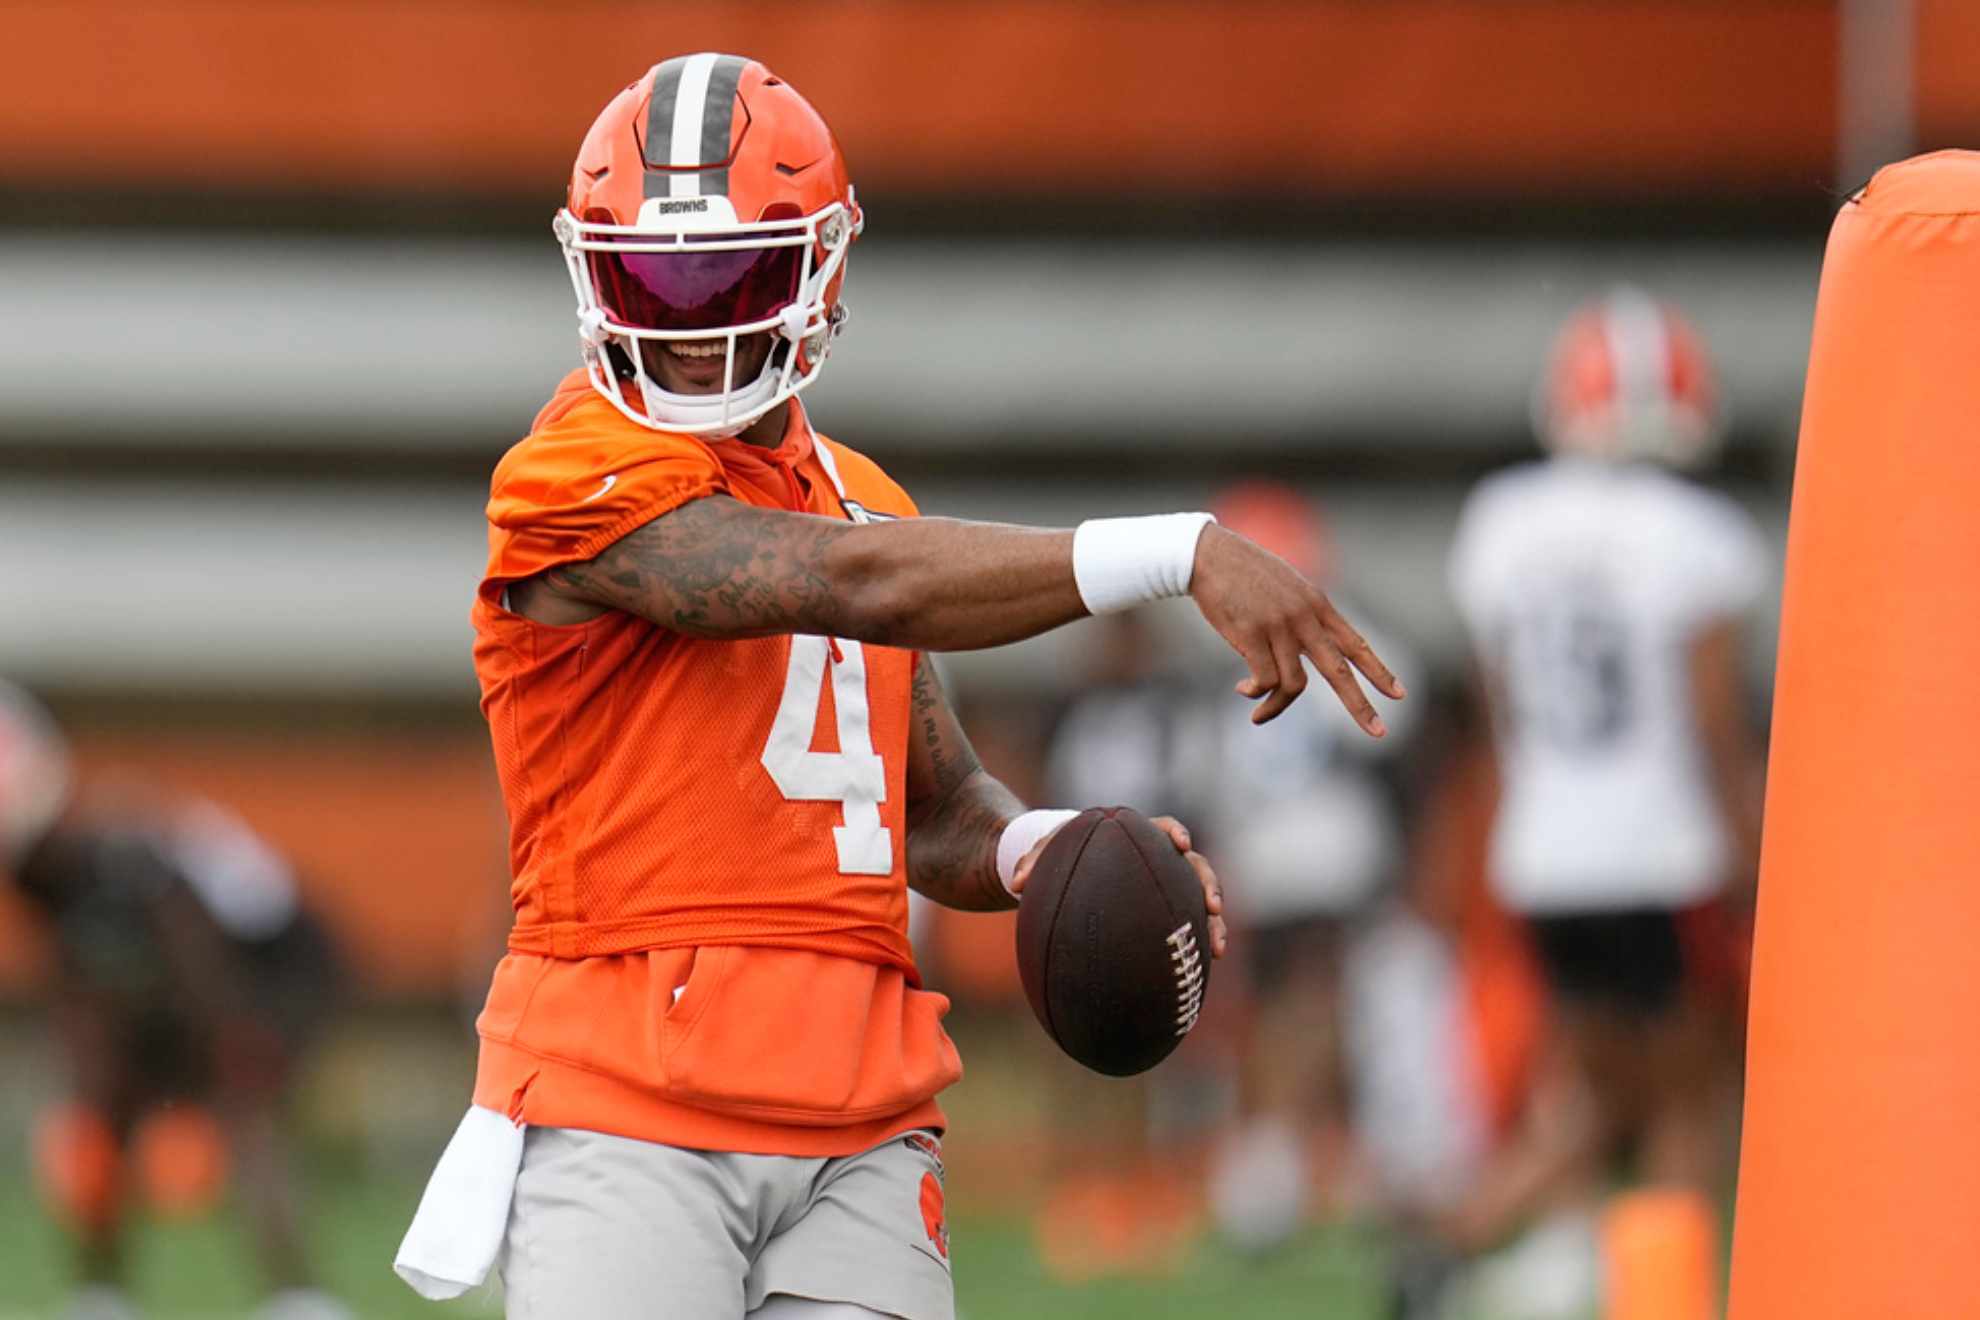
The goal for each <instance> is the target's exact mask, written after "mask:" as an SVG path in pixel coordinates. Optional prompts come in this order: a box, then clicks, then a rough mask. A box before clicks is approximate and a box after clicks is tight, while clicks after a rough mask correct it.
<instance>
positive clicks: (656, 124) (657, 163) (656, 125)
mask: <svg viewBox="0 0 1980 1320" xmlns="http://www.w3.org/2000/svg"><path fill="white" fill-rule="evenodd" d="M687 62H688V57H687V56H685V55H676V56H675V57H674V58H673V59H671V60H666V61H663V62H662V63H660V64H658V65H656V66H654V69H653V90H652V92H651V93H650V94H649V95H648V97H647V101H646V141H645V142H644V143H643V144H642V147H643V154H644V155H645V157H646V189H645V194H644V195H645V196H647V197H665V196H666V195H667V175H666V174H665V173H664V172H663V170H664V167H665V166H668V165H671V164H672V163H673V150H674V103H675V102H676V101H677V100H679V99H680V95H681V70H682V69H683V68H685V67H686V65H687Z"/></svg>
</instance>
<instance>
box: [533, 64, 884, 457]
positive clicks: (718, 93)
mask: <svg viewBox="0 0 1980 1320" xmlns="http://www.w3.org/2000/svg"><path fill="white" fill-rule="evenodd" d="M863 224H864V221H863V218H862V216H861V214H860V209H859V203H858V201H857V200H856V199H855V198H854V195H853V188H852V183H851V182H850V181H849V179H848V178H847V175H846V162H845V157H844V156H843V155H842V154H841V153H840V151H839V144H838V142H837V141H836V140H835V139H834V138H833V136H832V130H831V129H830V128H829V127H827V126H826V123H825V121H824V119H822V118H820V116H819V114H818V112H817V111H816V110H814V109H812V108H811V106H810V105H809V104H808V103H807V102H806V101H805V99H804V98H803V97H801V96H799V95H798V94H797V91H796V90H795V89H794V88H792V87H791V86H790V85H789V84H788V83H786V82H784V81H783V80H782V79H781V78H779V77H777V76H776V75H775V74H773V73H772V72H770V70H768V69H766V68H765V67H763V65H762V64H760V63H758V62H757V61H755V60H751V59H747V58H745V57H743V56H740V55H718V54H714V53H703V54H699V55H680V56H676V57H675V58H673V59H670V60H665V61H663V62H661V63H659V64H656V65H654V66H653V68H651V69H650V70H648V71H647V72H646V74H645V75H644V76H642V77H641V78H640V79H639V81H637V82H635V83H633V84H632V85H631V86H629V87H627V88H626V89H625V90H624V91H622V92H620V93H619V94H618V96H616V97H614V98H613V99H612V102H611V104H610V105H607V106H606V107H605V110H604V112H603V113H602V114H600V115H599V116H598V119H597V121H596V122H594V123H593V124H592V126H591V131H590V132H589V133H587V134H586V135H585V139H584V145H583V146H582V147H581V148H580V149H579V151H578V158H577V166H576V168H575V169H574V170H573V172H572V174H571V189H570V199H569V204H568V205H567V206H566V207H565V208H564V209H563V210H561V211H559V212H558V213H557V218H556V223H555V232H556V235H557V240H558V242H559V243H561V244H562V246H563V249H564V259H565V262H566V264H567V266H568V267H569V269H570V275H571V284H572V286H573V287H574V289H575V290H576V292H577V302H578V327H579V336H580V339H581V340H582V344H583V352H584V361H585V367H586V369H587V370H588V371H589V373H590V375H591V382H592V384H593V385H594V386H596V387H597V389H598V391H599V393H601V394H603V395H604V396H605V397H606V398H607V399H609V400H610V401H611V402H612V403H613V405H614V406H616V407H617V408H618V409H619V411H621V412H623V413H624V414H625V415H626V416H628V417H630V418H632V419H633V420H634V421H636V422H639V423H641V424H642V425H645V426H651V427H654V428H656V429H659V430H666V431H683V432H690V433H694V434H701V435H714V436H726V435H734V434H736V433H737V432H738V431H741V430H742V429H743V428H744V427H745V426H747V425H748V424H749V423H750V422H752V421H754V420H755V419H756V418H758V417H761V416H762V415H763V414H764V413H766V412H768V411H769V410H770V409H772V408H774V407H776V406H777V405H778V404H779V403H781V402H783V401H784V400H785V399H788V398H790V397H791V396H792V395H794V394H796V393H797V392H798V391H800V390H802V389H804V388H805V387H806V386H807V385H809V384H811V382H812V381H814V380H816V379H817V378H818V373H819V370H820V368H821V367H823V366H824V363H825V358H826V356H827V354H828V353H829V352H830V349H831V343H832V339H833V337H834V336H835V335H836V334H837V333H838V330H839V327H840V326H841V325H842V324H843V323H844V321H845V309H844V307H843V306H842V305H841V303H840V301H839V291H840V287H841V285H842V284H843V283H844V281H845V267H846V254H847V252H848V250H849V249H850V248H851V247H852V243H853V240H854V239H855V238H857V237H858V236H859V232H860V229H861V228H862V227H863ZM766 332H767V333H768V334H769V335H770V336H771V341H772V345H773V346H772V348H771V351H770V353H769V356H768V358H767V359H766V360H765V362H764V366H763V369H762V371H761V372H759V373H758V374H757V376H756V378H755V379H753V380H747V381H739V380H736V379H735V371H736V348H737V343H738V341H739V340H740V339H742V338H743V337H745V336H748V335H753V334H758V333H766ZM718 340H719V341H722V346H723V350H724V357H723V370H722V381H721V388H720V390H718V391H716V392H714V393H710V394H684V393H678V392H670V391H668V390H665V389H663V388H662V387H661V385H660V383H659V382H658V381H657V380H656V379H654V370H653V367H652V365H651V361H652V360H651V359H650V358H649V357H648V353H650V352H658V351H660V350H662V349H664V348H665V347H666V346H667V345H670V344H678V343H680V342H682V341H702V343H704V344H706V343H710V341H718Z"/></svg>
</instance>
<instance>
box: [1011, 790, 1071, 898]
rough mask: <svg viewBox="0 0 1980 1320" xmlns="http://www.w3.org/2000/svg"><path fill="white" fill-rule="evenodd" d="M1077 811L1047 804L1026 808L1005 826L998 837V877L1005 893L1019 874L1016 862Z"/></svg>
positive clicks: (1022, 858) (1021, 859)
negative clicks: (1046, 805)
mask: <svg viewBox="0 0 1980 1320" xmlns="http://www.w3.org/2000/svg"><path fill="white" fill-rule="evenodd" d="M1078 814H1079V813H1078V812H1077V811H1064V810H1060V809H1057V808H1050V807H1047V808H1041V809H1039V810H1037V811H1027V812H1025V813H1024V814H1023V815H1022V816H1017V817H1014V818H1013V819H1012V820H1011V822H1010V823H1009V824H1008V825H1006V826H1004V832H1003V833H1002V834H1001V835H999V836H998V837H997V878H998V879H999V880H1001V881H1003V883H1004V892H1005V893H1010V888H1011V877H1012V876H1013V875H1014V874H1016V872H1017V864H1018V863H1019V862H1021V861H1023V860H1024V855H1025V854H1026V853H1028V852H1030V851H1031V847H1032V845H1033V844H1035V843H1037V842H1038V841H1039V840H1040V839H1042V838H1044V837H1045V836H1046V835H1048V834H1050V833H1051V832H1052V831H1053V830H1056V829H1058V828H1059V826H1061V825H1063V824H1065V823H1066V822H1067V821H1069V820H1071V819H1072V818H1073V817H1074V816H1077V815H1078ZM1012 897H1014V898H1015V897H1016V895H1014V894H1013V895H1012Z"/></svg>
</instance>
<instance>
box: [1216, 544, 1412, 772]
mask: <svg viewBox="0 0 1980 1320" xmlns="http://www.w3.org/2000/svg"><path fill="white" fill-rule="evenodd" d="M1189 594H1190V595H1191V596H1193V597H1195V598H1196V608H1197V609H1199V610H1201V611H1202V612H1203V617H1204V619H1205V620H1206V621H1207V622H1208V623H1209V624H1210V626H1211V627H1212V628H1215V629H1216V630H1217V633H1218V635H1219V636H1221V637H1222V638H1223V639H1224V641H1225V642H1226V643H1227V644H1229V646H1230V648H1231V649H1232V650H1233V651H1236V652H1237V653H1238V655H1240V656H1241V657H1243V659H1244V662H1245V664H1246V665H1247V666H1249V667H1250V669H1251V673H1250V674H1248V675H1246V676H1245V677H1244V678H1243V679H1241V680H1239V682H1238V685H1237V691H1238V695H1239V696H1243V697H1249V698H1251V699H1252V700H1254V701H1257V702H1258V708H1257V709H1256V710H1254V711H1252V712H1251V722H1252V723H1253V724H1263V723H1265V721H1267V720H1270V719H1274V718H1276V717H1277V716H1278V714H1279V713H1280V712H1281V711H1283V710H1284V709H1285V708H1286V707H1288V706H1290V705H1292V704H1293V702H1294V701H1295V700H1296V699H1297V698H1298V697H1299V694H1300V693H1302V692H1304V691H1306V681H1307V680H1306V666H1305V665H1304V664H1303V663H1302V657H1304V658H1305V659H1308V660H1311V661H1312V662H1313V667H1314V668H1315V669H1316V670H1318V671H1319V673H1320V677H1322V678H1324V679H1326V680H1327V685H1328V686H1329V687H1331V688H1333V689H1334V692H1335V694H1336V695H1337V696H1339V697H1340V699H1341V704H1342V705H1343V706H1346V707H1347V709H1348V713H1349V714H1350V715H1352V716H1354V719H1355V723H1357V724H1359V725H1360V726H1361V727H1362V729H1364V730H1365V731H1366V732H1368V733H1369V734H1371V735H1372V736H1374V737H1377V738H1380V737H1381V736H1382V735H1383V734H1385V733H1387V732H1388V726H1387V725H1385V724H1383V723H1382V717H1381V716H1380V715H1378V714H1377V713H1376V711H1375V707H1374V706H1373V705H1371V704H1370V703H1369V700H1368V694H1367V693H1365V692H1363V691H1362V690H1361V684H1360V683H1358V682H1356V681H1355V677H1354V671H1355V670H1357V669H1359V670H1360V671H1361V672H1362V673H1363V674H1365V675H1367V676H1368V680H1369V682H1371V683H1373V684H1374V685H1375V690H1376V691H1378V692H1380V693H1381V694H1382V695H1383V696H1386V697H1390V698H1393V699H1395V700H1401V699H1402V696H1403V685H1402V684H1401V683H1400V682H1398V681H1397V679H1396V676H1395V675H1394V674H1392V673H1390V672H1389V667H1388V666H1387V665H1385V664H1383V663H1382V660H1381V657H1380V656H1378V655H1376V654H1375V652H1374V650H1373V649H1372V648H1371V647H1370V646H1369V645H1368V641H1367V639H1366V638H1364V637H1363V636H1362V635H1361V634H1360V633H1358V632H1356V631H1355V629H1354V625H1352V624H1350V623H1349V622H1348V621H1347V620H1346V619H1344V618H1342V617H1341V614H1340V611H1338V610H1336V609H1335V608H1334V606H1333V604H1332V602H1330V601H1329V600H1328V599H1327V596H1326V593H1324V592H1322V591H1321V590H1320V589H1319V588H1318V587H1316V586H1314V585H1313V584H1312V583H1311V582H1308V581H1307V580H1306V579H1305V578H1303V577H1301V576H1300V575H1299V572H1298V570H1296V569H1295V568H1293V566H1292V565H1291V564H1288V563H1287V562H1286V561H1285V560H1283V559H1281V558H1279V557H1278V556H1277V555H1275V554H1273V553H1272V552H1271V551H1269V550H1266V549H1264V548H1263V547H1261V546H1259V545H1257V544H1255V543H1254V542H1251V541H1248V540H1246V539H1245V538H1244V537H1242V536H1239V535H1238V534H1237V533H1235V532H1232V531H1230V530H1228V529H1226V528H1223V527H1219V526H1217V525H1216V524H1215V523H1212V524H1211V525H1210V526H1208V527H1205V528H1204V529H1203V535H1202V537H1201V539H1199V540H1198V541H1197V543H1196V568H1195V572H1194V574H1193V576H1192V577H1191V579H1190V588H1189ZM1261 698H1262V699H1261Z"/></svg>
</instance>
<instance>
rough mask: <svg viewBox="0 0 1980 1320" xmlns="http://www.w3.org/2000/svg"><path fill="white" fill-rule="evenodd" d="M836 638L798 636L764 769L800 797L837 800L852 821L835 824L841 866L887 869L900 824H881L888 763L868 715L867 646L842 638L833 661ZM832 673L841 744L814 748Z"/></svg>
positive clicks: (858, 870)
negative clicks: (831, 653)
mask: <svg viewBox="0 0 1980 1320" xmlns="http://www.w3.org/2000/svg"><path fill="white" fill-rule="evenodd" d="M830 645H831V643H830V642H828V641H827V640H826V639H825V638H823V637H807V636H802V635H794V636H793V637H792V638H791V666H790V669H789V670H788V671H787V672H786V673H785V675H784V696H783V699H782V700H781V701H779V702H778V703H777V717H776V718H775V719H774V720H772V721H771V722H770V740H769V741H768V742H766V743H764V744H763V768H764V769H765V770H768V771H769V772H770V778H771V779H772V780H773V781H774V782H775V783H776V785H777V791H778V792H780V793H782V794H783V795H784V796H785V797H786V798H789V799H791V800H793V801H799V802H836V803H838V804H839V806H840V808H841V809H842V810H843V811H844V812H845V818H846V823H845V824H843V825H839V826H835V827H834V828H833V830H832V838H833V841H834V842H835V843H837V845H838V849H839V870H840V871H841V872H843V873H844V874H846V875H886V874H888V873H889V872H891V871H892V870H893V869H894V835H893V831H891V830H889V829H887V828H886V827H884V826H883V825H881V824H880V804H881V803H882V802H885V801H886V800H887V768H886V765H885V764H884V763H883V762H882V761H881V760H880V756H879V754H878V753H877V752H875V751H874V750H873V729H872V726H871V724H870V723H869V722H868V719H867V708H866V653H865V652H863V651H862V650H860V646H859V643H858V642H849V641H843V640H842V641H840V642H839V644H838V645H839V652H840V655H841V656H842V657H843V658H842V659H839V660H834V661H830V662H828V660H827V652H828V650H829V648H830ZM827 671H830V673H831V675H832V705H833V708H834V709H835V710H836V711H837V712H838V723H839V750H838V751H836V752H814V751H812V750H811V733H812V730H813V728H815V727H816V725H817V723H818V707H819V705H820V704H821V703H822V702H823V701H824V700H825V675H826V673H827Z"/></svg>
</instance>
